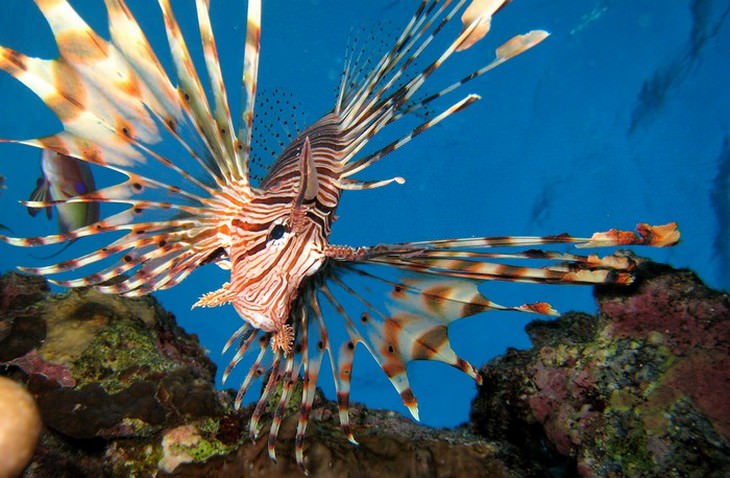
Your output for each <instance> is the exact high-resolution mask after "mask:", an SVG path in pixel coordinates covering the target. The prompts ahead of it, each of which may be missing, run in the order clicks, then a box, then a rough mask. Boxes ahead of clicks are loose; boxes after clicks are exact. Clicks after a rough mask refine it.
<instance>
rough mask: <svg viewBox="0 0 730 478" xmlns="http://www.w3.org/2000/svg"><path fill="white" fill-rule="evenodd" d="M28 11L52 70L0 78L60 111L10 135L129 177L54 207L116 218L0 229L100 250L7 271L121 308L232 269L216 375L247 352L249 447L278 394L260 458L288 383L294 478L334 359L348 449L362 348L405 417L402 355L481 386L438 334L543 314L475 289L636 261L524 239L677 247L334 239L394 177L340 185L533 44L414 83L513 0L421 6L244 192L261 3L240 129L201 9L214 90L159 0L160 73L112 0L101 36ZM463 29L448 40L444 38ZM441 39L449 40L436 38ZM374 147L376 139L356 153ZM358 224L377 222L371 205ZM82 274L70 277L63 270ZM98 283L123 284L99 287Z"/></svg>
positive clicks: (606, 278) (615, 268)
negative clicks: (125, 299)
mask: <svg viewBox="0 0 730 478" xmlns="http://www.w3.org/2000/svg"><path fill="white" fill-rule="evenodd" d="M35 1H36V4H37V5H38V6H39V8H40V10H41V12H42V13H43V14H44V15H45V17H46V18H47V20H48V23H49V25H50V27H51V29H52V31H53V35H54V37H55V39H56V42H57V44H58V50H59V57H58V58H56V59H52V60H46V59H40V58H31V57H28V56H25V55H23V54H22V53H19V52H17V51H14V50H11V49H9V48H2V47H0V68H1V69H3V70H5V71H7V72H8V73H9V74H10V75H12V76H13V77H15V78H16V79H17V80H18V81H21V82H23V83H24V84H25V85H26V86H28V87H29V88H30V89H31V90H33V91H34V92H35V93H36V94H37V95H38V96H39V97H40V98H41V99H42V100H43V101H44V102H45V103H46V104H47V105H48V106H49V108H50V109H51V110H52V111H53V112H54V113H55V114H56V115H57V116H58V118H59V119H60V121H61V123H62V124H63V131H61V132H60V133H58V134H55V135H52V136H47V137H42V138H36V139H29V140H24V141H18V142H20V143H23V144H26V145H30V146H34V147H39V148H42V149H45V150H50V151H54V152H56V153H59V154H63V155H67V156H71V157H74V158H77V159H80V160H82V161H85V162H87V163H90V164H95V165H97V166H100V167H103V168H108V169H110V170H113V171H115V172H118V173H121V174H123V175H125V176H126V179H124V180H122V181H121V182H119V183H118V184H114V185H111V186H108V187H104V188H101V189H97V190H94V191H90V192H87V193H82V194H77V195H76V196H73V197H69V198H67V199H64V200H62V201H61V203H63V204H72V203H110V204H118V205H123V206H126V207H127V209H124V210H122V211H118V212H113V213H109V215H108V216H105V217H103V218H101V219H100V220H98V221H96V222H94V223H92V224H88V225H85V226H82V227H78V228H76V229H74V230H70V231H68V232H65V233H61V234H53V235H48V236H41V237H30V238H28V237H10V236H4V235H0V241H3V242H6V243H8V244H12V245H16V246H23V247H28V246H44V245H49V244H58V243H65V242H68V241H72V240H74V239H77V238H79V237H85V236H92V235H93V236H97V235H98V236H99V237H100V238H101V239H107V241H108V242H107V243H106V245H105V246H103V247H100V248H99V249H95V250H91V251H88V252H87V253H86V254H83V255H80V256H78V257H76V258H75V259H70V260H66V261H63V262H59V263H55V264H50V265H45V266H40V267H21V268H20V269H21V270H23V271H25V272H29V273H33V274H41V275H44V276H47V275H56V274H67V276H69V275H70V276H72V277H71V278H65V279H54V280H53V282H54V283H56V284H58V285H61V286H66V287H83V286H92V287H95V288H97V289H98V290H100V291H102V292H106V293H116V294H122V295H126V296H140V295H144V294H149V293H151V292H154V291H156V290H162V289H168V288H170V287H173V286H175V285H176V284H178V283H180V282H181V281H182V280H184V279H185V278H186V277H188V276H189V275H190V274H191V273H192V272H193V271H194V270H195V269H196V268H198V267H200V266H202V265H205V264H209V263H215V264H217V265H218V266H220V267H221V268H223V269H225V270H228V271H230V280H229V281H228V282H226V283H225V284H223V285H222V286H221V287H220V288H218V289H217V290H214V291H212V292H210V293H208V294H206V295H204V296H203V297H201V298H200V299H199V300H198V301H197V302H196V303H195V306H201V307H214V306H222V305H226V304H230V305H232V308H233V309H234V310H235V311H236V312H237V313H238V315H239V316H240V318H241V320H242V325H241V327H240V328H239V329H238V330H237V331H236V332H235V333H233V335H232V336H231V338H230V339H229V341H228V343H227V344H226V346H225V348H224V353H225V351H226V350H227V349H228V348H229V347H231V346H233V345H234V344H235V349H236V352H235V354H234V356H233V358H232V359H231V361H230V363H229V365H228V367H226V369H225V371H224V373H223V380H224V381H225V379H226V378H227V377H228V376H229V374H230V372H231V370H232V369H233V368H234V367H235V366H236V365H237V364H238V363H239V362H240V361H241V360H242V359H243V358H244V356H246V355H247V353H248V352H249V349H254V350H253V351H252V352H253V357H252V358H253V364H252V366H251V367H250V369H249V371H248V373H247V375H246V377H245V379H244V380H243V383H242V384H241V385H240V387H239V391H238V395H237V397H236V401H235V404H236V406H237V407H238V406H240V404H241V401H242V399H243V396H244V395H245V394H246V392H247V390H248V389H249V387H250V386H251V384H252V383H254V382H255V381H256V380H257V379H262V380H264V381H265V383H264V384H263V391H262V393H261V396H260V398H259V401H258V403H257V405H256V407H255V410H254V412H253V414H252V416H251V419H250V422H249V433H250V435H251V436H252V437H253V438H256V437H258V436H259V433H260V426H259V425H260V422H261V420H262V419H263V418H264V417H265V415H266V414H267V409H268V403H269V400H270V399H271V397H272V396H273V395H274V393H273V392H274V390H276V389H279V390H280V395H279V398H278V400H277V405H276V406H275V407H274V410H273V412H272V413H270V414H269V418H270V426H269V433H268V445H267V449H268V453H269V456H270V457H271V458H272V459H275V457H276V449H275V447H276V441H277V437H278V433H279V428H280V426H281V423H282V419H283V417H284V414H285V412H286V410H287V404H288V403H289V401H290V399H291V398H292V395H293V394H294V390H295V387H294V384H295V383H296V382H297V381H298V380H301V381H302V382H303V386H302V394H301V402H300V405H299V419H298V424H297V429H296V438H295V455H296V460H297V462H298V463H299V465H300V466H302V468H305V461H304V437H305V432H306V429H307V425H308V423H309V415H310V411H311V408H312V403H313V400H314V395H315V387H316V385H317V381H318V379H319V375H320V370H321V366H322V364H323V362H324V359H325V356H326V357H327V358H328V359H329V362H330V364H331V372H332V376H333V379H334V383H335V388H336V391H337V402H338V406H339V419H340V423H341V426H342V430H343V431H344V433H345V436H346V437H347V439H348V440H349V441H350V442H352V443H354V444H356V443H357V442H356V440H355V438H354V436H353V433H352V430H351V427H350V423H349V415H348V410H349V400H350V380H351V377H352V370H353V360H354V356H355V349H356V348H357V347H358V346H361V347H364V348H365V349H366V350H367V351H368V352H369V353H370V354H371V355H372V356H373V357H374V358H375V360H376V361H377V362H378V363H379V364H380V366H381V368H382V370H383V372H384V373H385V374H386V375H387V377H388V379H389V380H390V381H391V383H392V385H393V387H394V388H395V389H396V391H397V393H398V394H399V395H400V396H401V398H402V401H403V403H404V405H405V406H406V407H407V408H408V409H409V411H410V412H411V414H412V415H413V417H414V418H415V419H418V417H419V414H418V403H417V401H416V398H415V396H414V394H413V391H412V390H411V387H410V384H409V379H408V373H407V368H408V364H409V363H410V362H412V361H414V360H432V361H439V362H443V363H446V364H449V365H451V366H453V367H455V368H457V369H459V370H461V371H463V372H464V373H466V374H468V375H469V376H470V377H472V378H473V379H474V380H476V381H477V382H481V376H480V375H479V372H478V369H477V368H476V367H474V366H473V365H472V364H470V363H469V362H467V361H466V360H464V359H463V358H461V357H459V356H458V355H456V353H455V352H454V350H453V349H452V347H451V342H450V339H449V336H448V327H449V325H450V324H452V323H453V322H454V321H457V320H459V319H461V318H464V317H468V316H471V315H474V314H478V313H481V312H485V311H489V310H510V311H516V312H528V313H539V314H547V315H556V314H557V312H556V311H555V310H554V309H553V308H552V307H551V306H550V305H549V304H547V303H545V302H530V303H525V304H522V305H500V304H497V303H495V302H492V301H491V300H489V299H488V298H487V297H486V296H485V295H484V294H483V290H482V289H484V288H486V287H484V286H485V285H486V284H488V283H489V282H490V281H494V280H502V281H513V282H536V283H546V284H629V283H631V282H632V281H633V279H634V276H633V269H634V268H635V267H636V266H637V264H638V263H640V262H641V261H642V259H640V258H637V257H635V256H633V255H631V254H629V253H626V252H616V253H613V254H608V255H606V256H604V257H601V256H599V255H597V254H589V255H578V254H575V253H573V252H562V251H545V250H537V249H534V247H535V246H540V245H558V246H563V247H564V246H566V245H575V246H577V247H590V248H598V247H611V246H626V245H645V246H656V247H664V246H671V245H674V244H676V243H677V241H678V240H679V232H678V230H677V227H676V224H674V223H670V224H666V225H662V226H651V225H647V224H640V225H639V226H638V228H637V232H636V233H634V232H627V231H621V230H616V229H612V230H610V231H608V232H601V233H595V234H593V235H591V236H590V237H573V236H570V235H567V234H560V235H551V236H543V237H521V236H501V237H470V238H457V239H443V240H431V241H420V242H406V243H398V244H379V245H372V246H349V245H340V244H332V243H330V240H329V237H330V232H331V229H332V225H333V223H334V221H335V219H336V215H335V212H336V210H337V207H338V205H339V201H340V197H341V195H342V194H343V193H344V192H345V191H358V190H364V189H373V188H378V187H381V186H385V185H388V184H393V183H396V184H401V183H403V181H404V180H403V178H401V177H393V178H389V179H383V180H374V181H365V180H360V179H357V178H356V177H355V176H356V175H358V174H359V173H361V172H362V171H363V170H365V169H367V168H369V167H370V166H371V165H373V164H375V163H376V162H378V161H380V160H381V159H383V158H384V157H386V156H388V155H390V154H391V153H392V152H394V151H396V150H398V149H399V148H401V147H403V146H405V145H406V144H407V143H409V142H410V141H411V140H413V139H414V138H415V137H416V136H418V135H420V134H421V133H423V132H425V131H427V130H428V129H430V128H432V127H434V126H436V125H437V124H439V123H440V122H442V121H444V120H445V119H447V118H448V117H450V116H451V115H454V114H456V113H459V112H461V111H463V110H465V109H466V108H467V107H469V106H470V105H472V104H473V103H474V102H476V101H478V100H479V99H480V97H479V96H478V95H476V94H466V95H465V96H463V97H461V98H460V99H451V100H450V102H449V103H448V106H439V104H440V103H442V102H444V101H446V99H448V98H449V95H450V94H451V93H452V92H454V91H457V90H458V91H460V90H461V88H462V87H463V86H464V85H465V84H467V83H468V82H471V81H472V80H474V79H476V78H478V77H480V76H482V75H483V74H485V73H487V72H489V71H491V70H493V69H494V68H496V67H497V66H499V65H502V64H503V63H505V62H506V61H507V60H509V59H511V58H513V57H514V56H516V55H519V54H521V53H523V52H525V51H527V50H529V49H530V48H532V47H533V46H535V45H537V44H539V43H540V42H542V41H543V40H545V38H547V37H548V33H547V32H545V31H542V30H533V31H530V32H527V33H525V34H518V35H515V36H514V37H512V38H511V39H509V40H507V41H506V42H504V43H503V44H502V45H501V46H499V47H497V48H496V49H495V50H494V56H493V59H492V60H491V61H489V62H487V63H486V65H484V66H480V67H478V68H476V69H473V70H472V71H471V72H469V71H467V72H466V73H467V74H466V75H465V76H461V75H460V76H457V77H456V78H462V79H460V80H459V79H457V80H456V81H454V80H453V79H452V83H451V84H450V85H449V86H446V87H445V88H443V89H441V90H436V91H434V90H433V89H431V90H429V88H431V83H430V82H429V81H428V80H429V78H430V77H431V75H432V74H433V73H434V72H436V71H437V70H440V69H441V67H442V66H443V65H444V64H445V63H446V62H447V61H448V60H449V58H451V57H452V56H453V55H455V54H459V53H457V52H459V51H462V50H467V49H472V48H477V47H478V46H479V45H481V44H482V42H483V41H484V38H485V37H486V35H487V33H488V32H489V29H490V26H491V22H492V16H493V15H494V14H496V13H497V12H499V11H500V10H501V9H502V8H503V7H504V6H505V5H507V4H508V3H509V0H472V1H471V2H468V1H467V0H454V1H450V0H422V1H421V2H419V3H418V6H417V8H416V11H415V13H414V14H413V16H412V17H411V18H410V20H409V21H407V22H406V24H405V27H404V28H403V30H402V33H401V34H400V36H399V37H398V39H397V40H396V41H395V43H394V45H393V46H392V48H390V50H388V51H386V52H385V53H384V54H383V55H382V56H380V59H379V60H376V61H375V62H374V64H373V67H372V68H368V69H365V68H363V65H362V64H360V63H359V61H361V56H360V55H359V53H360V52H358V51H353V52H351V54H350V56H349V59H348V60H347V64H346V66H345V70H344V74H343V77H342V82H341V86H340V89H339V93H338V96H337V98H336V100H335V102H334V107H333V108H332V109H331V110H329V111H328V112H327V113H325V114H324V115H322V116H321V117H320V119H319V120H317V121H315V122H314V123H312V124H311V125H309V126H308V127H306V128H304V129H303V130H302V131H300V132H299V133H298V135H297V136H296V137H295V138H294V139H293V140H292V141H291V142H290V143H289V144H288V145H286V146H284V147H283V149H282V151H281V152H280V154H279V156H278V158H277V159H276V161H275V162H274V163H273V165H272V166H271V168H270V169H269V171H268V174H267V175H266V177H265V178H263V180H262V181H261V182H260V184H259V185H254V184H253V183H252V181H251V177H250V176H251V175H250V173H249V165H250V156H251V146H252V144H253V143H252V135H253V121H254V115H255V99H256V92H257V88H258V85H257V77H258V65H259V52H260V42H261V8H262V1H261V0H249V2H248V14H247V30H246V38H245V45H244V61H243V78H242V83H243V98H244V101H243V106H242V112H241V113H242V115H241V119H240V122H239V123H238V125H237V127H234V122H233V118H232V115H231V110H230V108H229V104H228V95H227V93H226V89H225V85H224V81H223V76H222V74H221V68H220V64H219V57H218V50H217V48H216V43H215V35H214V34H213V29H212V25H211V22H210V17H209V6H210V5H209V3H210V2H209V0H196V2H195V7H196V11H197V17H198V18H197V20H198V27H199V33H200V35H199V36H197V35H196V36H195V38H199V39H200V41H201V42H202V51H203V57H204V66H205V71H206V72H207V76H208V78H207V79H208V80H209V81H208V82H206V83H207V84H210V85H211V91H206V90H205V89H204V87H203V84H204V82H203V81H202V80H201V77H200V76H199V75H198V72H197V66H196V64H195V62H194V61H193V60H192V58H191V56H190V53H189V51H188V46H187V43H186V40H185V38H184V36H183V33H182V30H181V28H180V26H179V25H178V22H177V20H176V18H175V14H174V12H173V8H172V5H171V3H172V2H171V1H170V0H158V3H159V6H160V9H161V12H162V16H163V19H164V28H165V33H166V34H167V38H168V43H169V46H170V52H169V53H170V55H171V58H172V64H173V67H174V70H175V73H176V75H175V76H176V80H173V79H171V78H170V76H169V75H168V73H167V72H166V71H165V69H164V68H163V66H162V63H161V62H160V61H159V60H158V58H157V56H156V53H155V51H154V50H153V49H152V47H151V46H150V44H149V43H148V42H147V39H146V37H145V35H144V33H143V31H142V29H141V27H140V26H139V24H138V23H137V21H136V19H135V18H134V16H133V15H132V13H131V11H130V10H129V8H128V7H127V5H126V4H125V2H124V1H123V0H105V1H104V3H105V5H106V7H107V11H108V15H109V17H108V22H109V36H110V39H109V40H108V41H107V40H105V39H104V38H102V37H101V36H100V35H99V34H97V33H96V32H95V31H94V30H93V29H92V28H91V27H90V26H89V25H88V24H87V23H86V22H85V21H84V20H83V19H82V18H81V17H80V16H79V15H78V14H77V13H76V12H75V10H74V9H73V7H72V6H71V5H70V4H69V3H68V2H67V0H35ZM459 19H460V20H461V31H460V33H457V32H456V30H455V29H453V28H445V27H446V26H447V25H449V24H450V23H451V22H457V21H458V20H459ZM437 36H438V37H439V38H440V39H441V38H442V37H444V36H446V37H447V38H445V41H444V42H433V40H434V38H436V37H437ZM439 44H440V45H441V46H440V47H439V46H437V45H439ZM365 56H367V55H365ZM58 72H62V73H63V74H61V75H59V74H58ZM442 73H443V75H442V76H446V77H448V75H449V74H454V73H453V72H448V71H443V72H442ZM462 74H463V73H462ZM452 78H453V77H452ZM442 79H443V78H442ZM447 79H448V78H447ZM446 84H448V82H447V83H446ZM426 108H433V109H436V108H440V113H439V112H437V113H436V114H434V116H432V117H430V118H428V119H423V118H422V117H421V116H420V114H421V113H422V112H423V111H424V109H426ZM404 117H411V119H413V120H419V118H420V121H421V123H420V124H419V125H418V126H417V127H415V128H414V129H413V130H411V131H410V132H408V133H407V134H405V135H403V136H400V137H398V136H395V137H393V136H394V131H395V130H394V129H392V128H389V126H391V125H392V124H394V123H397V122H398V121H399V120H400V119H401V118H404ZM388 134H390V135H391V136H390V138H388ZM376 135H377V136H378V137H379V138H381V139H383V141H382V142H381V143H380V144H384V146H382V147H381V149H378V150H376V151H371V152H367V153H363V152H362V151H363V148H364V147H365V146H366V145H367V144H368V142H369V141H370V140H371V138H373V137H374V136H376ZM464 140H465V141H468V140H478V138H473V139H470V138H464ZM164 141H166V144H169V145H170V147H172V146H175V147H178V148H179V149H180V150H181V153H180V154H174V155H172V154H169V153H167V151H168V149H167V148H162V147H160V146H159V144H160V143H162V142H164ZM445 153H448V152H445ZM168 154H169V156H168ZM163 173H164V174H163ZM485 182H486V179H485ZM348 194H349V193H348ZM52 204H55V203H54V202H43V201H40V202H36V203H33V204H30V205H32V206H33V207H44V206H47V205H52ZM373 211H374V213H377V206H376V205H374V206H373ZM120 232H123V233H124V234H123V235H121V237H120V234H119V233H120ZM110 233H111V234H110ZM502 249H504V250H502ZM530 261H533V262H532V264H535V263H537V264H535V265H532V264H530V263H529V262H530ZM515 262H519V263H520V264H522V265H520V264H515ZM525 262H528V264H526V265H525V264H524V263H525ZM82 267H83V268H84V269H83V270H85V271H86V272H79V270H80V268H82ZM114 278H120V279H121V280H117V281H114V283H112V284H110V283H108V282H107V281H109V280H110V279H114ZM345 304H346V305H345Z"/></svg>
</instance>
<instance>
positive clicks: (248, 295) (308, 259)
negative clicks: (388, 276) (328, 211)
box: [196, 138, 327, 355]
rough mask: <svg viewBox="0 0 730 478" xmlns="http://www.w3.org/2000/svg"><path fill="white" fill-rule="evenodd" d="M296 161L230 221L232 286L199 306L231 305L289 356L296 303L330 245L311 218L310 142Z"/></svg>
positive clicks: (306, 140)
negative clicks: (292, 306)
mask: <svg viewBox="0 0 730 478" xmlns="http://www.w3.org/2000/svg"><path fill="white" fill-rule="evenodd" d="M295 159H296V162H292V163H293V164H292V166H293V167H292V168H290V169H288V170H287V169H285V170H284V172H283V173H282V174H281V176H282V177H281V178H280V179H278V180H277V178H276V177H274V178H270V180H269V181H268V185H267V187H265V188H264V189H261V190H252V191H251V194H252V196H251V200H250V201H247V202H246V204H245V205H243V207H242V209H241V211H240V212H239V213H238V215H237V217H235V218H233V219H232V220H231V223H230V231H229V234H230V238H231V245H230V249H229V252H228V256H229V258H230V262H231V282H230V283H228V284H226V285H224V287H223V288H222V289H220V290H219V291H216V292H213V293H211V294H206V296H204V297H203V298H201V300H200V301H199V302H198V303H197V304H196V305H203V306H212V305H221V304H223V303H226V302H230V303H231V304H232V305H233V307H234V308H235V309H236V311H237V312H238V314H239V315H240V316H241V317H242V318H243V319H244V320H245V321H247V322H249V323H250V324H251V325H253V326H254V327H256V328H257V329H261V330H263V331H264V332H272V333H273V334H272V346H273V347H274V348H275V349H276V348H279V349H281V350H282V351H283V352H284V354H285V355H286V354H288V353H289V352H290V351H291V347H292V345H293V342H294V332H293V329H292V327H291V324H290V323H289V322H290V317H289V315H290V310H291V304H292V302H293V301H294V299H295V298H296V297H297V293H298V290H299V287H300V285H301V284H302V281H303V280H304V279H305V278H306V277H308V276H311V275H312V274H314V273H315V272H317V271H318V270H319V269H320V267H321V266H322V264H323V262H324V258H325V254H324V250H325V247H326V246H327V238H326V235H325V234H323V233H322V228H321V226H320V224H319V223H318V222H317V221H316V220H314V219H312V218H311V217H310V215H311V214H312V213H310V210H311V209H312V204H313V203H314V201H315V199H316V197H317V191H318V189H319V188H318V185H317V181H316V174H317V173H316V168H315V167H314V161H313V159H312V153H311V146H310V142H309V138H304V140H303V141H301V147H300V148H299V152H298V154H297V155H296V158H295ZM287 171H289V172H291V171H295V172H296V173H297V174H294V175H292V174H287Z"/></svg>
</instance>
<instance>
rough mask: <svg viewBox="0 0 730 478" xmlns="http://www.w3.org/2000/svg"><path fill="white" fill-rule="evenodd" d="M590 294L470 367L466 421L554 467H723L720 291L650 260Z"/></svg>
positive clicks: (729, 327) (726, 385)
mask: <svg viewBox="0 0 730 478" xmlns="http://www.w3.org/2000/svg"><path fill="white" fill-rule="evenodd" d="M596 297H597V299H598V302H599V305H600V311H599V313H598V316H597V317H592V316H589V315H585V314H567V315H564V316H563V317H561V318H560V319H559V320H556V321H550V322H543V321H536V322H533V323H532V324H530V325H529V326H528V329H527V330H528V333H529V334H530V337H531V338H532V341H533V343H534V347H533V348H532V349H530V350H525V351H518V350H510V351H509V352H508V353H507V354H505V355H504V356H502V357H499V358H498V359H496V360H494V361H492V362H490V363H489V364H487V365H486V366H485V367H484V368H483V369H482V373H483V374H484V378H485V379H484V386H483V387H481V390H480V391H479V395H478V397H477V398H476V399H475V401H474V403H473V409H472V421H473V427H474V430H475V431H476V432H477V433H479V434H481V435H482V436H485V437H494V436H501V437H505V438H506V439H507V440H509V441H510V442H511V443H512V444H514V445H516V446H520V447H521V449H522V450H523V451H527V452H528V453H529V454H530V455H529V459H531V460H533V463H535V464H541V465H540V466H542V468H543V470H544V471H545V473H546V474H552V475H554V476H575V475H578V476H584V477H592V476H596V477H598V476H600V477H605V476H609V477H610V476H614V477H621V476H631V477H633V476H642V477H668V476H676V477H685V476H688V477H689V476H692V477H694V476H696V477H713V476H715V477H726V476H730V400H728V397H730V297H728V295H727V294H722V293H719V292H716V291H712V290H710V289H708V288H706V287H705V286H704V285H703V284H702V282H701V281H700V280H699V279H698V278H697V277H696V276H695V275H694V274H693V273H691V272H689V271H675V270H672V269H669V268H667V267H664V266H659V265H656V264H648V265H647V266H644V267H643V268H642V270H641V271H640V277H639V280H638V281H637V283H636V284H635V285H633V286H631V287H630V288H608V287H602V288H597V289H596Z"/></svg>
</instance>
